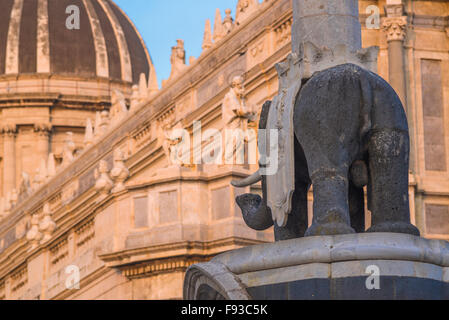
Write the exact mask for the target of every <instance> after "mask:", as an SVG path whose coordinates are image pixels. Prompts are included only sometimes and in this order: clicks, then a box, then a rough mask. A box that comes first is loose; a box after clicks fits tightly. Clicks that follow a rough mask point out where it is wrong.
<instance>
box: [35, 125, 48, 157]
mask: <svg viewBox="0 0 449 320" xmlns="http://www.w3.org/2000/svg"><path fill="white" fill-rule="evenodd" d="M51 129H52V126H51V124H50V123H36V124H35V125H34V132H35V133H36V135H37V143H36V147H37V156H38V160H39V161H40V160H41V159H44V160H45V161H47V159H48V152H49V137H50V132H51Z"/></svg>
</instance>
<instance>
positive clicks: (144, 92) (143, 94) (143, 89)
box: [139, 73, 148, 102]
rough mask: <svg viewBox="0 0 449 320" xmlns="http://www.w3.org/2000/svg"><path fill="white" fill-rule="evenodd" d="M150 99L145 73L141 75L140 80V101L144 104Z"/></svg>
mask: <svg viewBox="0 0 449 320" xmlns="http://www.w3.org/2000/svg"><path fill="white" fill-rule="evenodd" d="M146 98H148V83H147V76H146V75H145V73H141V74H140V79H139V101H140V102H142V101H144V100H145V99H146Z"/></svg>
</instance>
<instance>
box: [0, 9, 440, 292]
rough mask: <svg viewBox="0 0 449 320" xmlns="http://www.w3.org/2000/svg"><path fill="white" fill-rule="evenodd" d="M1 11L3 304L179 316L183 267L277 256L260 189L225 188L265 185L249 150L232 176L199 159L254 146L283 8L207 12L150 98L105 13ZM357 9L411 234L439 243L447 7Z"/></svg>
mask: <svg viewBox="0 0 449 320" xmlns="http://www.w3.org/2000/svg"><path fill="white" fill-rule="evenodd" d="M0 2H1V5H2V9H3V10H2V11H1V12H0V128H1V135H2V136H1V138H0V183H1V187H0V193H1V203H0V204H1V206H0V300H2V299H180V298H182V287H183V278H184V274H185V271H186V269H187V268H188V267H189V266H190V265H192V264H194V263H198V262H203V261H208V260H210V259H211V258H212V257H214V256H215V255H217V254H219V253H222V252H224V251H228V250H233V249H237V248H241V247H243V246H248V245H253V244H259V243H264V242H270V241H272V240H273V235H272V231H271V230H269V231H265V232H256V231H254V230H251V229H249V228H248V227H247V226H246V225H245V223H244V222H243V219H242V217H241V212H240V209H239V208H238V207H237V206H236V204H235V200H234V199H235V197H236V196H238V195H239V194H242V193H245V192H253V193H261V190H260V189H261V187H260V185H255V186H252V187H247V188H246V189H236V188H233V187H232V186H231V185H230V182H231V180H234V179H239V178H244V177H247V176H248V175H250V174H251V173H252V172H254V171H256V170H257V168H258V165H257V161H252V160H254V159H252V157H251V156H250V155H251V152H249V151H250V149H251V148H250V145H251V143H252V142H254V135H250V134H248V135H247V137H245V138H244V139H243V140H242V141H243V142H242V143H241V144H240V145H239V144H238V143H236V146H235V149H236V150H237V149H240V150H241V151H243V154H244V156H243V159H241V160H242V161H226V159H227V157H226V155H225V156H224V157H223V159H222V158H221V157H218V158H217V157H215V158H214V160H213V161H205V159H206V158H207V159H208V160H211V159H210V158H211V157H210V153H211V152H212V153H213V151H214V149H213V148H212V149H211V148H210V141H211V139H212V140H213V139H214V137H216V136H217V135H218V136H220V137H222V136H224V135H225V134H224V132H225V131H226V130H227V129H228V128H232V129H241V130H242V132H257V127H258V123H257V122H258V121H257V119H258V115H259V113H260V111H261V107H262V105H263V103H264V102H265V101H267V100H270V99H272V98H273V97H274V96H275V95H276V94H277V92H278V85H279V84H278V77H277V71H276V68H275V65H276V64H277V63H278V62H281V61H283V60H285V58H286V57H287V55H288V54H289V53H290V52H291V26H292V8H291V1H290V0H265V1H263V2H261V3H259V2H258V1H257V0H240V1H239V2H238V5H237V8H233V10H231V9H229V10H226V11H225V12H220V11H219V10H217V12H216V17H215V21H213V22H211V21H206V22H205V31H204V35H199V36H203V37H204V41H203V46H202V49H203V51H202V54H201V55H200V56H199V57H197V58H193V57H191V58H189V59H187V57H186V52H185V50H184V42H183V41H182V40H177V41H176V44H175V45H174V46H173V48H172V55H171V57H167V59H171V64H172V71H171V74H170V77H169V78H168V79H166V80H164V81H162V88H160V89H159V88H158V85H157V78H156V74H155V70H154V67H153V65H152V62H151V58H150V55H149V52H148V49H147V47H146V45H145V43H144V42H143V40H142V38H141V36H140V34H139V32H138V31H137V29H136V27H135V26H134V24H133V23H132V22H131V21H130V19H129V18H128V17H127V16H126V15H125V14H124V13H123V11H121V9H120V8H119V7H118V6H117V5H116V4H115V3H114V2H113V1H112V0H0ZM71 6H75V9H73V7H72V9H73V10H75V11H71V10H68V8H69V7H71ZM359 9H360V23H361V25H362V42H363V46H364V47H370V46H378V47H379V48H380V51H379V55H378V62H377V69H378V73H379V74H380V75H381V76H382V77H383V78H385V79H386V80H387V81H389V82H390V84H391V85H392V86H393V87H394V88H395V90H396V91H397V93H398V95H399V97H400V98H401V100H402V102H403V104H404V108H405V109H406V113H407V117H408V122H409V127H410V137H411V157H410V185H409V193H410V200H411V201H410V206H411V208H410V209H411V210H410V211H411V221H412V223H413V224H415V225H416V226H417V227H418V228H419V229H420V231H421V233H422V235H423V236H424V237H427V238H434V239H445V240H449V155H448V150H449V109H448V105H449V72H447V71H448V70H449V3H448V2H447V1H441V0H433V1H430V0H415V1H412V0H402V1H401V0H360V1H359ZM76 10H78V12H76ZM233 11H235V14H234V12H233ZM74 12H76V13H77V14H78V15H79V19H80V21H79V22H80V23H79V28H77V27H76V25H67V17H68V16H69V15H70V14H73V13H74ZM174 40H175V39H174ZM150 45H157V44H150ZM150 49H151V47H150ZM186 60H188V64H187V63H186ZM230 110H231V111H232V112H229V111H230ZM233 114H237V115H238V116H237V117H233ZM174 132H178V134H174ZM179 133H180V134H179ZM181 140H182V141H183V142H184V144H183V145H184V146H187V150H182V148H181V149H180V148H179V142H180V141H181ZM218 140H220V141H221V138H218ZM186 141H187V142H188V143H186ZM222 147H223V149H228V148H227V147H228V143H226V142H225V143H222ZM232 148H234V146H232ZM236 150H233V151H236ZM183 151H186V152H183ZM235 153H236V156H235V159H234V154H233V153H232V152H231V158H233V159H232V160H236V159H237V158H238V157H237V153H238V152H235ZM248 154H249V156H248ZM179 155H180V156H179ZM186 155H187V156H186ZM312 200H313V198H312V194H310V195H309V203H311V202H312ZM311 207H312V206H311V205H309V220H310V221H311V216H312V208H311ZM367 212H368V213H367V215H366V225H367V227H369V225H370V215H369V211H367Z"/></svg>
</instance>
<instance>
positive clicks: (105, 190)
mask: <svg viewBox="0 0 449 320" xmlns="http://www.w3.org/2000/svg"><path fill="white" fill-rule="evenodd" d="M95 179H97V180H96V182H95V190H97V192H98V193H100V194H102V195H107V194H109V192H110V191H111V189H112V188H113V187H114V182H113V181H112V180H111V178H110V177H109V169H108V163H107V162H106V161H105V160H101V161H100V163H99V165H98V169H96V170H95Z"/></svg>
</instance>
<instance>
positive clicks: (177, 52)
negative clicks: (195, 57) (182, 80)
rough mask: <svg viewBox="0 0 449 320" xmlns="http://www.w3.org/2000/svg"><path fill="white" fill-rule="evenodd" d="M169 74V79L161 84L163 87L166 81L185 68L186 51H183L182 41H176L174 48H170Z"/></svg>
mask: <svg viewBox="0 0 449 320" xmlns="http://www.w3.org/2000/svg"><path fill="white" fill-rule="evenodd" d="M170 63H171V73H170V77H169V78H168V79H167V80H165V81H163V82H162V85H163V86H164V85H165V84H166V83H167V82H168V81H170V80H172V79H173V78H176V77H177V76H178V75H179V74H180V73H181V72H182V71H184V70H185V68H186V51H185V50H184V41H183V40H177V44H176V46H173V47H172V48H171V57H170Z"/></svg>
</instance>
